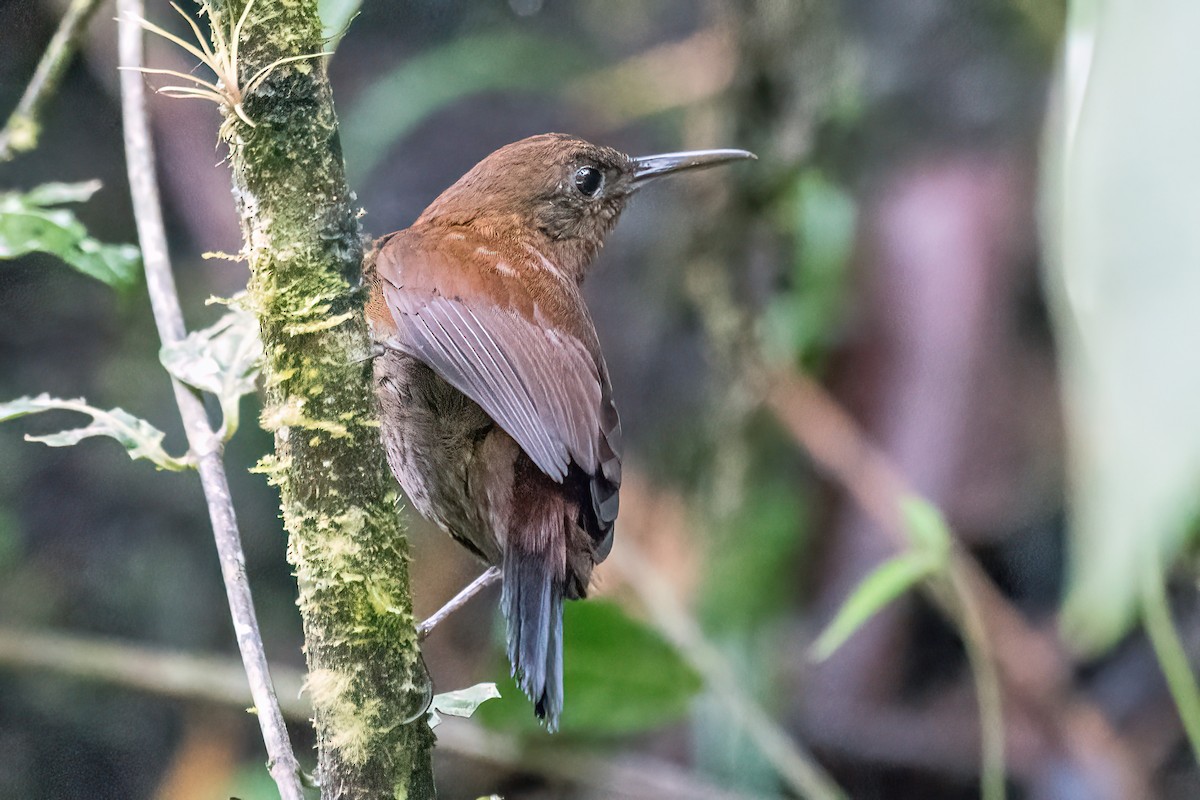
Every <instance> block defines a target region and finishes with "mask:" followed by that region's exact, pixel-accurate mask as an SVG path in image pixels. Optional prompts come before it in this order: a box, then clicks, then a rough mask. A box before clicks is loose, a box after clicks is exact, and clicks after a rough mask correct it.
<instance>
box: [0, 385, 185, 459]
mask: <svg viewBox="0 0 1200 800" xmlns="http://www.w3.org/2000/svg"><path fill="white" fill-rule="evenodd" d="M43 411H76V412H79V413H81V414H87V415H88V416H90V417H91V418H92V424H91V425H88V426H87V427H84V428H73V429H71V430H65V431H60V432H58V433H51V434H47V435H45V436H26V437H25V439H26V441H30V442H41V443H42V444H45V445H48V446H50V447H70V446H71V445H75V444H78V443H79V442H81V441H82V440H84V439H87V438H90V437H92V436H108V437H111V438H113V439H116V440H117V441H118V442H119V443H120V444H121V446H122V447H124V448H125V450H126V452H128V453H129V457H130V458H132V459H134V460H135V461H136V460H137V459H139V458H144V459H146V460H148V461H152V462H153V463H154V464H156V465H158V466H159V467H160V468H162V469H169V470H172V471H178V470H182V469H187V468H188V467H190V466H192V464H191V462H190V461H189V460H188V459H186V458H174V457H172V456H170V455H168V454H167V452H166V451H165V450H164V449H163V447H162V440H163V437H164V435H165V434H164V433H163V432H162V431H160V430H159V429H158V428H155V427H154V426H153V425H151V424H150V423H149V422H146V421H145V420H144V419H140V418H138V417H135V416H133V415H132V414H130V413H129V412H127V411H124V410H122V409H120V408H113V409H109V410H108V411H103V410H101V409H99V408H94V407H92V406H90V405H88V404H87V403H86V402H85V401H84V400H82V399H79V400H60V399H58V398H55V397H51V396H50V395H48V394H40V395H38V396H37V397H21V398H18V399H16V400H13V401H11V402H8V403H0V422H7V421H8V420H11V419H16V418H18V417H23V416H26V415H28V414H40V413H41V412H43Z"/></svg>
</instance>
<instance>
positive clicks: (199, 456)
mask: <svg viewBox="0 0 1200 800" xmlns="http://www.w3.org/2000/svg"><path fill="white" fill-rule="evenodd" d="M117 8H118V11H119V13H120V17H121V22H120V34H119V48H120V62H121V66H123V67H126V68H127V69H126V70H124V71H123V72H122V73H121V110H122V116H123V121H124V132H125V160H126V164H127V167H128V171H129V188H130V193H131V194H132V196H133V210H134V216H135V217H136V219H137V229H138V239H139V241H140V242H141V247H142V259H143V261H144V263H145V268H146V286H147V289H148V290H149V294H150V304H151V306H152V308H153V309H154V322H155V324H156V325H157V327H158V335H159V338H160V339H162V342H163V344H171V343H175V342H178V341H180V340H181V339H183V338H184V336H185V334H186V330H185V328H184V324H183V312H182V311H181V310H180V307H179V296H178V294H177V293H176V291H175V279H174V277H173V275H172V273H171V263H170V260H169V258H168V255H167V238H166V234H165V233H164V231H163V221H162V208H161V205H160V204H159V199H158V185H157V183H156V181H155V176H154V150H153V143H152V141H151V138H150V126H149V122H148V120H147V117H146V98H145V88H144V84H143V78H142V76H141V74H139V73H138V72H136V71H135V70H136V69H137V68H139V67H141V66H142V29H141V27H140V26H139V25H138V23H137V22H136V21H135V18H137V17H141V16H142V3H141V0H118V2H117ZM171 383H172V387H173V389H174V391H175V402H176V403H177V404H178V406H179V415H180V417H181V418H182V419H183V427H184V430H185V432H186V433H187V440H188V446H189V448H190V450H191V454H192V456H194V457H195V459H196V462H197V469H198V470H199V472H200V482H201V484H202V485H203V487H204V497H205V499H206V500H207V502H208V515H209V519H210V520H211V522H212V528H213V536H214V538H215V540H216V544H217V553H218V554H219V556H220V561H221V574H222V575H223V576H224V579H225V592H226V594H227V596H228V598H229V611H230V614H231V615H232V617H233V627H234V631H235V632H236V634H237V642H238V649H239V650H240V651H241V654H242V663H243V665H244V666H245V669H246V677H247V678H248V679H249V681H250V691H251V696H252V697H253V698H254V704H255V706H256V707H257V711H258V723H259V726H260V727H261V728H262V733H263V741H264V742H265V744H266V747H267V755H268V757H269V759H270V760H269V762H268V768H269V769H270V772H271V777H272V778H274V779H275V783H276V784H277V785H278V786H279V792H280V795H281V797H282V798H283V800H303V797H304V794H303V790H302V789H301V787H300V780H299V766H298V765H297V763H296V757H295V755H293V753H292V747H291V743H290V742H289V741H288V736H287V728H286V726H285V725H284V722H283V714H282V712H281V711H280V710H279V701H278V700H277V699H276V697H275V690H274V688H273V687H272V685H271V675H270V671H269V670H268V668H267V657H266V654H265V653H264V652H263V645H262V637H261V635H260V634H259V630H258V619H257V618H256V616H255V614H254V602H253V599H252V598H251V596H250V584H249V581H248V580H247V578H246V561H245V555H244V554H243V552H242V541H241V536H240V534H239V533H238V525H237V517H236V516H235V514H234V510H233V500H232V499H231V497H230V494H229V482H228V481H227V480H226V477H225V466H224V464H223V463H222V460H221V442H220V439H219V438H218V437H217V436H216V434H215V433H214V432H213V430H212V426H211V425H209V422H208V417H207V415H206V414H205V411H204V404H203V402H202V401H201V400H200V398H199V397H197V396H196V395H195V394H193V393H192V392H191V390H189V389H188V388H187V387H186V386H184V385H183V384H181V383H179V381H177V380H174V379H172V381H171Z"/></svg>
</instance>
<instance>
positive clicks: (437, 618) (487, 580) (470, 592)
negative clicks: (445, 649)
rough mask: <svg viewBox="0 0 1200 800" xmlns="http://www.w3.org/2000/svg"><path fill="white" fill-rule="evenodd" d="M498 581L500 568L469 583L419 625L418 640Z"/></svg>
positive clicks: (487, 571)
mask: <svg viewBox="0 0 1200 800" xmlns="http://www.w3.org/2000/svg"><path fill="white" fill-rule="evenodd" d="M498 580H500V568H499V567H488V568H487V569H486V570H484V571H483V574H482V575H480V576H479V577H478V578H476V579H475V580H473V581H471V582H470V583H468V584H467V585H466V587H465V588H464V589H463V590H462V591H460V592H459V593H458V594H456V595H454V597H452V598H451V599H450V602H448V603H446V605H444V606H442V607H441V608H439V609H438V610H437V611H435V612H433V613H432V614H430V615H429V618H428V619H426V620H425V621H424V622H422V623H421V624H420V625H418V626H417V638H418V639H424V638H425V637H426V636H428V635H429V632H430V631H432V630H433V629H434V628H436V627H437V626H438V624H439V623H441V621H442V620H444V619H445V618H446V617H448V616H450V615H451V614H453V613H454V612H455V611H458V610H459V609H460V608H462V607H463V606H465V605H466V604H467V602H468V601H469V600H470V599H471V598H472V597H474V596H475V595H477V594H479V592H480V590H482V589H484V588H486V587H488V586H491V585H492V584H493V583H495V582H496V581H498Z"/></svg>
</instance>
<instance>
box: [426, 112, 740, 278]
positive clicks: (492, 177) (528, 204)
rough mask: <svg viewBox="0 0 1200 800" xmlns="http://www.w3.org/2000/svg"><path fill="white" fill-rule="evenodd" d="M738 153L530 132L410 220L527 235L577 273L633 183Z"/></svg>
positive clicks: (617, 214)
mask: <svg viewBox="0 0 1200 800" xmlns="http://www.w3.org/2000/svg"><path fill="white" fill-rule="evenodd" d="M744 158H754V155H753V154H752V153H749V152H747V151H745V150H696V151H692V152H686V153H664V154H660V155H653V156H640V157H632V156H628V155H625V154H624V153H622V152H620V151H619V150H614V149H613V148H611V147H601V146H600V145H595V144H592V143H591V142H587V141H584V140H583V139H578V138H576V137H574V136H568V135H566V134H561V133H547V134H542V135H540V136H531V137H529V138H528V139H522V140H521V141H519V142H514V143H512V144H509V145H505V146H504V147H501V148H500V149H499V150H497V151H495V152H494V153H492V154H491V155H489V156H488V157H487V158H485V159H483V160H482V161H480V162H479V163H478V164H476V165H475V166H474V167H473V168H472V169H471V171H470V172H468V173H467V174H466V175H464V176H463V177H462V178H460V179H459V180H458V181H457V182H456V183H455V184H454V185H453V186H451V187H450V188H449V189H447V190H446V191H444V192H443V193H442V194H441V196H440V197H438V198H437V200H435V201H434V202H433V203H432V204H431V205H430V206H429V208H427V209H426V210H425V212H424V213H423V214H422V215H421V217H420V219H418V220H417V223H418V224H420V223H429V224H442V225H466V226H470V227H474V228H476V229H478V230H480V231H481V232H483V233H485V234H486V235H489V236H496V237H515V236H519V237H522V238H524V237H532V238H533V239H534V242H533V244H534V246H536V247H538V248H539V251H541V252H542V253H543V255H545V256H547V257H548V258H549V259H550V260H551V261H554V262H555V263H556V264H557V265H559V266H560V267H561V268H562V269H563V270H564V271H565V272H567V273H568V274H572V275H574V276H575V277H576V278H577V279H578V278H582V275H583V271H584V269H585V268H586V266H587V264H588V263H589V262H590V261H591V259H592V257H593V256H594V255H595V253H596V250H597V249H598V248H599V247H600V245H601V244H603V241H604V237H605V235H607V234H608V232H609V231H610V230H612V227H613V226H614V225H615V224H616V222H617V219H618V218H619V217H620V215H621V212H622V211H623V210H624V209H625V205H626V204H627V203H628V202H629V199H630V197H632V196H633V194H634V192H636V191H637V190H638V189H640V188H641V187H643V186H645V185H646V184H647V183H648V182H650V181H651V180H653V179H655V178H659V177H663V176H666V175H673V174H677V173H680V172H683V171H686V170H695V169H702V168H704V167H711V166H716V165H718V164H724V163H727V162H730V161H737V160H739V159H744Z"/></svg>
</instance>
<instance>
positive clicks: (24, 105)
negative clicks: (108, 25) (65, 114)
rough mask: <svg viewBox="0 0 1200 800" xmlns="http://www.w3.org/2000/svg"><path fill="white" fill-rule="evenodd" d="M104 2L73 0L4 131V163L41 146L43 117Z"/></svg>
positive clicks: (0, 137) (0, 140)
mask: <svg viewBox="0 0 1200 800" xmlns="http://www.w3.org/2000/svg"><path fill="white" fill-rule="evenodd" d="M101 2H102V0H72V2H71V5H69V6H68V7H67V13H66V14H64V15H63V18H62V22H60V23H59V24H58V30H56V31H55V32H54V37H53V38H52V39H51V40H50V44H49V45H48V46H47V47H46V52H45V53H43V54H42V59H41V60H40V61H39V62H38V65H37V69H36V70H34V73H33V77H32V78H31V79H30V81H29V85H28V86H27V87H25V93H24V94H22V95H21V99H20V101H19V102H18V103H17V107H16V108H15V109H13V112H12V114H10V115H9V117H8V122H6V123H5V125H4V129H3V130H0V161H11V160H12V159H13V158H14V157H15V156H16V155H17V154H19V153H24V152H25V151H27V150H32V149H33V148H35V147H37V140H38V135H39V134H40V133H41V127H42V126H41V122H40V121H39V118H40V117H41V114H42V109H43V108H44V107H45V105H46V102H47V101H48V100H49V99H50V98H51V97H53V96H54V92H55V90H56V89H58V84H59V82H60V81H61V80H62V76H63V74H64V73H65V72H66V71H67V67H68V66H70V64H71V59H72V58H73V57H74V56H75V50H76V49H77V48H78V46H79V40H80V38H82V37H83V33H84V31H86V30H87V25H88V22H90V21H91V19H92V16H93V15H94V14H95V13H96V9H98V8H99V7H100V3H101Z"/></svg>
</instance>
